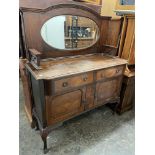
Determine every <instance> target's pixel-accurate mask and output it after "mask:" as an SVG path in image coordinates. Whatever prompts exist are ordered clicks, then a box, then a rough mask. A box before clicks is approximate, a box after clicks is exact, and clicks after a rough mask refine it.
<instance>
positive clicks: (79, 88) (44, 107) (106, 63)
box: [26, 53, 127, 152]
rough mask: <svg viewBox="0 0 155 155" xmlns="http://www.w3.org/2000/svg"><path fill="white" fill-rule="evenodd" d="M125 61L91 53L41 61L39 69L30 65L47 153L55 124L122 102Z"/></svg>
mask: <svg viewBox="0 0 155 155" xmlns="http://www.w3.org/2000/svg"><path fill="white" fill-rule="evenodd" d="M126 63H127V61H126V60H123V59H120V58H116V57H113V56H109V55H104V54H101V53H100V54H99V53H96V54H89V55H84V56H81V55H79V56H75V57H68V58H63V59H61V60H59V59H58V60H57V59H55V60H51V61H50V60H48V61H42V62H41V68H42V69H40V70H37V69H35V68H34V67H33V66H32V64H30V63H27V64H26V68H27V70H28V71H29V73H30V76H31V85H32V94H33V98H34V108H33V117H34V118H35V119H36V120H37V121H35V119H34V122H33V123H34V124H36V126H37V128H39V129H40V131H41V137H42V139H43V141H44V151H45V152H46V151H47V142H46V137H47V135H48V133H49V132H50V131H51V130H52V127H53V125H56V124H57V123H60V122H63V121H65V120H68V119H70V118H73V117H75V116H77V115H80V114H82V113H84V112H87V111H88V110H91V109H94V108H96V107H98V106H101V105H104V104H107V103H116V104H115V105H116V108H117V106H118V103H119V101H120V90H121V86H122V77H123V73H124V69H125V64H126Z"/></svg>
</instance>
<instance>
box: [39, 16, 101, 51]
mask: <svg viewBox="0 0 155 155" xmlns="http://www.w3.org/2000/svg"><path fill="white" fill-rule="evenodd" d="M41 36H42V38H43V40H44V41H45V42H46V43H47V44H48V45H49V46H52V47H54V48H56V49H61V50H77V49H84V48H88V47H90V46H92V45H94V44H95V43H96V42H97V40H98V39H99V28H98V26H97V24H96V23H95V22H94V21H92V20H91V19H89V18H86V17H80V16H72V15H61V16H55V17H53V18H51V19H49V20H48V21H46V22H45V23H44V25H43V26H42V28H41Z"/></svg>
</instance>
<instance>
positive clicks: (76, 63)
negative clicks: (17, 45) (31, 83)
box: [26, 53, 127, 80]
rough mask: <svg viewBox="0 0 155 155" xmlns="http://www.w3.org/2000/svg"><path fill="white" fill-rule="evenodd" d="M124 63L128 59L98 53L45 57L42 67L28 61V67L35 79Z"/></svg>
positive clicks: (48, 78)
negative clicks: (54, 57) (56, 57)
mask: <svg viewBox="0 0 155 155" xmlns="http://www.w3.org/2000/svg"><path fill="white" fill-rule="evenodd" d="M124 64H127V60H124V59H120V58H118V57H114V56H110V55H105V54H101V53H96V54H87V55H83V56H82V55H78V56H73V57H66V58H65V57H60V58H58V59H45V60H44V59H43V60H42V61H41V65H40V67H41V69H36V68H35V67H34V66H32V65H31V64H30V63H27V64H26V67H27V69H28V70H29V71H30V72H31V73H32V75H33V76H34V77H35V79H37V80H39V79H46V80H50V79H54V78H60V77H64V76H69V75H74V74H80V73H84V72H89V71H94V70H99V69H104V68H109V67H114V66H119V65H124Z"/></svg>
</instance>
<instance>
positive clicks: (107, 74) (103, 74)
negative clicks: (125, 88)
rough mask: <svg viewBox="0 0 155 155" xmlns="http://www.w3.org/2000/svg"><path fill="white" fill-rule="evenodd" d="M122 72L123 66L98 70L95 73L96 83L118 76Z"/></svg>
mask: <svg viewBox="0 0 155 155" xmlns="http://www.w3.org/2000/svg"><path fill="white" fill-rule="evenodd" d="M123 71H124V66H118V67H112V68H108V69H103V70H99V71H97V73H96V80H97V81H98V80H102V79H106V78H111V77H115V76H119V75H122V74H123Z"/></svg>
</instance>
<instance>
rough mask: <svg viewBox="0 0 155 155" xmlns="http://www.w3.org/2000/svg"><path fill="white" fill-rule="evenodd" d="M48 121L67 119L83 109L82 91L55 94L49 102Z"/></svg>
mask: <svg viewBox="0 0 155 155" xmlns="http://www.w3.org/2000/svg"><path fill="white" fill-rule="evenodd" d="M49 104H50V106H49V110H48V112H49V114H48V116H49V117H50V122H51V121H52V123H55V122H59V121H61V120H65V119H68V118H70V117H72V116H74V115H76V114H77V113H79V112H80V111H82V110H83V105H82V91H81V90H77V91H73V92H69V93H66V94H63V95H60V96H56V97H54V98H53V99H52V101H51V103H49Z"/></svg>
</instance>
